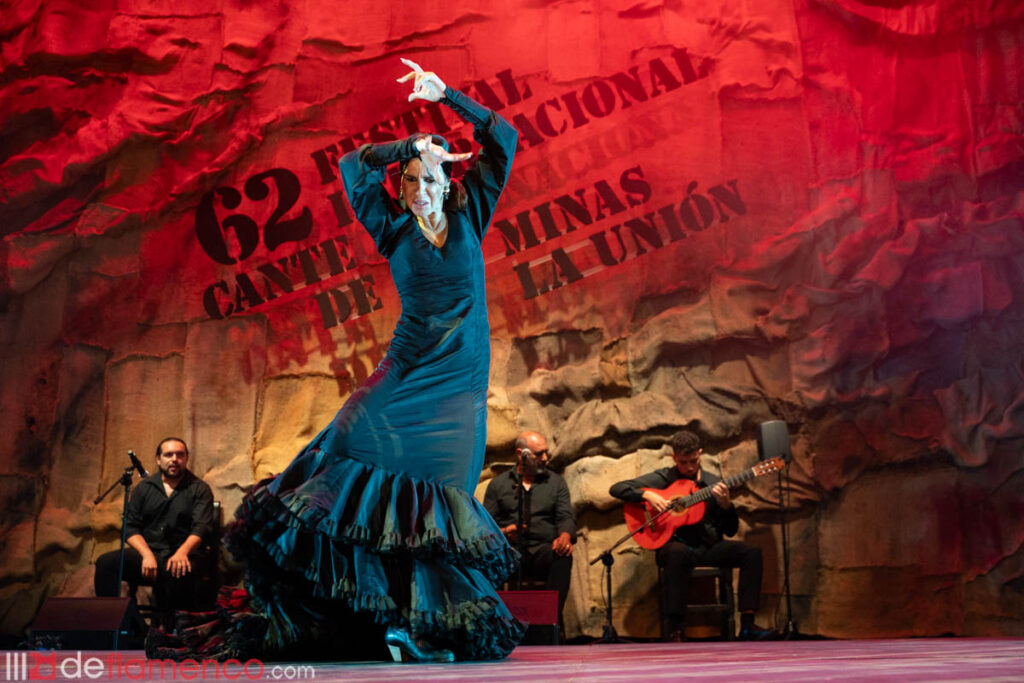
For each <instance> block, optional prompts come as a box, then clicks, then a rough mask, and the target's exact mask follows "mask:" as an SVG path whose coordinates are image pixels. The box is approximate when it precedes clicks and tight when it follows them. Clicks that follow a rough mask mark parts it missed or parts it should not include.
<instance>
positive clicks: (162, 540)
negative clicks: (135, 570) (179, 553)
mask: <svg viewBox="0 0 1024 683" xmlns="http://www.w3.org/2000/svg"><path fill="white" fill-rule="evenodd" d="M212 530H213V492H212V491H211V490H210V487H209V486H208V485H207V484H206V482H204V481H203V480H202V479H200V478H199V477H197V476H196V475H194V474H192V472H190V471H189V470H185V474H184V475H183V477H182V480H181V481H180V482H179V483H178V487H177V488H176V489H175V490H174V492H173V493H172V494H171V496H170V497H168V496H167V494H166V493H164V483H163V480H162V479H161V476H160V472H156V473H155V474H151V475H150V476H148V477H146V478H145V479H143V480H142V481H141V482H139V485H138V487H137V488H136V489H135V490H134V491H133V492H132V496H131V499H130V500H129V502H128V524H127V533H128V536H134V535H135V534H141V535H142V537H143V538H144V539H146V543H147V544H148V545H149V548H150V550H152V551H153V554H154V555H162V554H166V555H170V554H171V553H173V552H174V551H176V550H177V549H178V548H179V547H181V544H182V543H184V542H185V539H186V538H188V537H189V535H191V534H195V535H196V536H199V537H200V538H202V539H203V542H204V543H208V542H209V541H210V532H211V531H212Z"/></svg>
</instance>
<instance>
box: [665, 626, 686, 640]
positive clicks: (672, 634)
mask: <svg viewBox="0 0 1024 683" xmlns="http://www.w3.org/2000/svg"><path fill="white" fill-rule="evenodd" d="M665 642H666V643H685V642H686V632H685V631H683V630H682V629H679V628H677V629H675V630H674V631H669V634H668V635H667V636H665Z"/></svg>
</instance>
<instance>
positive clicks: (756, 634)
mask: <svg viewBox="0 0 1024 683" xmlns="http://www.w3.org/2000/svg"><path fill="white" fill-rule="evenodd" d="M778 635H779V634H778V632H777V631H773V630H772V629H770V628H761V627H759V626H757V625H751V626H748V627H747V628H744V629H741V630H740V640H774V639H775V638H776V637H778Z"/></svg>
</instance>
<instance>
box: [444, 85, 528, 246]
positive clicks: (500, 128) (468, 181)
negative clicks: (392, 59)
mask: <svg viewBox="0 0 1024 683" xmlns="http://www.w3.org/2000/svg"><path fill="white" fill-rule="evenodd" d="M441 102H443V103H444V104H446V105H448V106H449V107H451V109H452V111H454V112H455V113H456V114H458V115H459V116H461V117H462V118H463V119H465V120H466V121H468V122H469V123H472V124H473V139H474V140H476V141H477V142H478V143H479V144H480V146H481V147H482V148H483V149H481V151H480V154H479V155H478V156H477V159H476V163H475V164H474V165H473V168H471V169H470V170H469V171H467V172H466V174H465V175H463V176H462V184H463V186H465V188H466V194H467V195H469V206H468V209H467V210H468V211H469V212H470V218H471V222H472V224H473V228H474V229H475V230H476V233H477V237H478V238H480V239H481V240H482V239H483V236H484V234H486V232H487V227H488V226H489V225H490V223H491V218H492V217H493V216H494V207H495V206H496V205H497V203H498V198H499V197H500V196H501V191H502V190H503V189H504V188H505V183H506V182H507V181H508V175H509V172H511V170H512V159H513V157H515V154H516V144H517V142H518V140H519V132H518V131H516V129H515V128H513V127H512V124H510V123H509V122H508V121H506V120H505V119H503V118H502V117H501V116H499V115H498V114H496V113H494V112H493V111H491V110H490V109H488V108H487V107H485V106H483V105H482V104H479V103H478V102H475V101H474V100H473V99H472V98H470V97H469V96H468V95H464V94H463V93H461V92H459V91H458V90H453V89H452V88H450V87H449V88H446V89H445V91H444V99H442V100H441Z"/></svg>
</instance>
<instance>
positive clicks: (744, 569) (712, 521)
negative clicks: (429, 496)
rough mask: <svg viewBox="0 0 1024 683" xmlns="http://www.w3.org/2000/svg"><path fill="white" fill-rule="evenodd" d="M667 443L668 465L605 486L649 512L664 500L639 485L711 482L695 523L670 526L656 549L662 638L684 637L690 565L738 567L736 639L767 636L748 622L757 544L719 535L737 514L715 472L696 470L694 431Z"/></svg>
mask: <svg viewBox="0 0 1024 683" xmlns="http://www.w3.org/2000/svg"><path fill="white" fill-rule="evenodd" d="M668 443H669V445H670V446H671V447H672V460H673V461H674V462H675V465H674V466H672V467H665V468H662V469H660V470H655V471H654V472H651V473H649V474H645V475H643V476H640V477H637V478H636V479H629V480H627V481H620V482H619V483H617V484H614V485H613V486H612V487H611V490H610V491H609V493H611V495H612V496H614V497H616V498H619V499H620V500H623V501H626V502H628V503H642V502H646V503H647V504H649V505H650V507H651V508H652V514H654V513H657V512H661V511H662V510H664V509H665V508H666V507H668V505H669V502H670V501H669V500H666V499H665V498H664V497H662V496H661V495H660V494H659V493H657V492H656V491H653V490H646V491H645V490H644V489H658V490H661V489H664V488H666V487H667V486H669V485H670V484H672V483H673V482H676V481H678V480H680V479H690V480H692V481H693V482H694V483H696V485H697V487H698V488H705V487H709V486H710V487H711V498H710V499H709V500H708V501H707V508H706V511H705V513H704V517H703V518H702V519H701V520H700V521H699V522H697V523H696V524H691V525H687V526H681V527H679V528H678V529H676V531H675V533H674V534H673V535H672V538H671V539H669V541H668V542H667V543H665V545H663V546H661V547H660V548H658V549H657V551H656V553H657V554H656V558H657V561H658V566H659V567H662V568H663V569H664V576H665V580H664V582H663V584H662V586H661V591H662V605H663V606H664V607H663V609H665V610H666V615H665V616H666V621H667V622H668V624H667V626H668V630H667V633H668V636H667V638H668V640H669V641H673V642H681V641H682V640H684V637H685V636H684V634H685V627H686V604H687V591H688V588H689V579H690V572H691V571H692V570H693V568H694V567H739V570H740V577H739V597H738V599H739V611H740V640H764V639H767V638H770V637H772V636H773V635H775V632H774V631H770V630H768V629H762V628H759V627H758V626H757V625H756V624H754V613H755V612H756V611H757V607H758V603H759V601H760V598H761V567H762V559H761V549H760V548H758V547H757V546H755V545H751V544H750V543H744V542H743V541H727V540H723V536H733V535H735V534H736V531H737V530H738V529H739V518H738V517H737V516H736V508H734V507H733V504H732V500H731V498H730V497H729V489H728V487H727V486H726V485H725V483H724V482H722V480H721V479H720V478H719V477H717V476H715V475H714V474H711V473H710V472H707V471H706V470H702V469H701V466H700V460H701V454H702V453H703V449H701V447H700V439H699V438H698V437H697V435H696V434H694V433H693V432H689V431H685V430H684V431H680V432H676V433H675V434H674V435H673V436H672V437H671V438H670V439H669V441H668Z"/></svg>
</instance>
